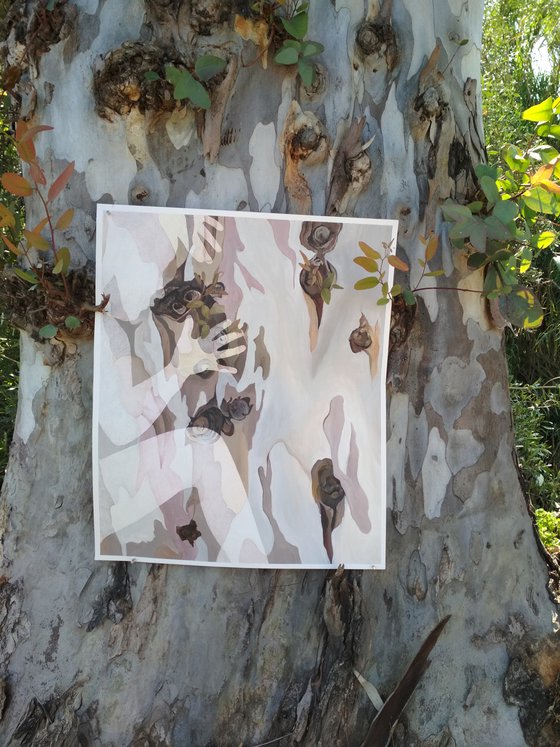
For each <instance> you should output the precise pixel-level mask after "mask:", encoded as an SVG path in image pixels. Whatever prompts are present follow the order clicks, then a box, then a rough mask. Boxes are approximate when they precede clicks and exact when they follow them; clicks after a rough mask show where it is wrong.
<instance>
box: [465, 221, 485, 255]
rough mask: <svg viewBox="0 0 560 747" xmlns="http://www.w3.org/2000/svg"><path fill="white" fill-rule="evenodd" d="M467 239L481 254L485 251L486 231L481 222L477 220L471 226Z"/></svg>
mask: <svg viewBox="0 0 560 747" xmlns="http://www.w3.org/2000/svg"><path fill="white" fill-rule="evenodd" d="M469 237H470V242H471V244H472V245H473V246H474V247H475V249H479V250H480V251H481V252H484V251H486V238H487V229H486V226H485V225H484V223H483V221H481V220H480V219H479V220H478V221H477V223H475V224H474V225H473V227H472V229H471V232H470V234H469Z"/></svg>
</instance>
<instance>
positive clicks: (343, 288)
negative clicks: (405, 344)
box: [93, 205, 397, 568]
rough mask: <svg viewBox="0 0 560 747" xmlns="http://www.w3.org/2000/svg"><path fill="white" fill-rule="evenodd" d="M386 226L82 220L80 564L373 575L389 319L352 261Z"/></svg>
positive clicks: (247, 216) (130, 212) (381, 237)
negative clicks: (86, 408) (92, 307)
mask: <svg viewBox="0 0 560 747" xmlns="http://www.w3.org/2000/svg"><path fill="white" fill-rule="evenodd" d="M396 230H397V224H396V222H394V221H375V220H368V219H350V218H336V219H331V218H323V217H312V216H305V217H303V216H287V215H265V214H254V213H245V212H239V213H233V212H221V211H214V212H203V211H200V210H180V209H172V208H144V207H125V206H114V205H106V206H99V208H98V221H97V294H98V299H99V301H101V299H102V297H103V296H108V297H109V301H108V303H107V306H106V310H105V312H104V313H102V314H101V313H100V314H98V315H97V320H96V331H95V377H94V423H93V434H94V438H93V440H94V463H93V468H94V469H93V471H94V517H95V540H96V558H97V559H105V560H138V561H141V560H145V561H150V562H166V563H181V564H193V565H196V564H202V565H217V566H233V567H262V568H267V567H269V568H280V567H295V568H298V567H301V568H329V567H337V566H338V565H339V564H341V563H343V564H344V565H345V566H346V567H347V568H383V567H384V562H385V512H386V500H385V495H386V485H385V417H386V414H385V373H386V356H387V347H388V336H389V314H390V312H389V306H379V305H377V303H376V301H377V300H378V298H379V296H378V295H376V293H377V289H371V290H369V291H367V292H358V291H356V290H354V287H353V286H354V283H355V282H356V280H358V279H359V278H360V277H362V276H363V271H362V270H361V269H360V268H359V267H358V266H357V265H356V264H355V263H354V262H353V258H354V257H356V256H357V255H358V254H359V253H360V252H359V242H360V241H363V242H366V243H368V244H369V245H370V246H373V247H381V246H382V244H385V245H390V246H394V245H395V243H396ZM389 269H390V268H389ZM387 280H388V281H389V282H391V279H390V278H389V277H388V278H387Z"/></svg>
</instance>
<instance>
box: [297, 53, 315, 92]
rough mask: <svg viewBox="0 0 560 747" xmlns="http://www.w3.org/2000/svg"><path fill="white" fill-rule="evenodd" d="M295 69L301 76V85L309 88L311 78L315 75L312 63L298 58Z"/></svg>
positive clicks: (311, 82)
mask: <svg viewBox="0 0 560 747" xmlns="http://www.w3.org/2000/svg"><path fill="white" fill-rule="evenodd" d="M297 69H298V73H299V77H300V78H301V80H302V82H303V85H304V86H305V87H306V88H309V86H311V85H312V84H313V78H314V76H315V68H314V67H313V65H312V64H311V63H309V62H306V61H305V60H303V59H301V58H300V59H299V60H298V61H297Z"/></svg>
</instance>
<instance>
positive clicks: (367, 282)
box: [354, 277, 379, 291]
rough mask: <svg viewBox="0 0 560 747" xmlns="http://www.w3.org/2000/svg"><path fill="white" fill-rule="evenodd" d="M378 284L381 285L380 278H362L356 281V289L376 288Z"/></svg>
mask: <svg viewBox="0 0 560 747" xmlns="http://www.w3.org/2000/svg"><path fill="white" fill-rule="evenodd" d="M376 285H379V279H378V278H374V277H370V278H362V279H361V280H358V281H357V282H356V283H354V289H355V290H359V291H360V290H368V289H369V288H375V286H376Z"/></svg>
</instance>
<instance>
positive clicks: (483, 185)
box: [442, 97, 560, 328]
mask: <svg viewBox="0 0 560 747" xmlns="http://www.w3.org/2000/svg"><path fill="white" fill-rule="evenodd" d="M522 116H523V119H524V120H526V121H529V122H534V123H536V126H535V132H534V135H533V137H532V138H531V139H530V141H529V143H528V145H527V146H526V147H525V148H523V149H522V148H520V147H519V146H517V145H513V144H508V145H505V146H504V147H503V148H502V150H501V159H500V162H499V164H498V166H490V165H488V164H479V165H478V166H477V167H476V169H475V171H476V176H477V178H478V183H479V187H480V189H479V194H478V195H477V197H478V199H476V200H475V201H473V202H471V203H470V204H469V205H458V204H457V203H455V202H453V201H452V200H447V201H446V202H445V203H444V204H443V206H442V212H443V216H444V218H445V219H446V220H447V221H448V222H449V223H450V230H449V238H450V239H451V242H452V244H453V245H454V246H455V247H456V248H458V249H464V250H465V251H466V252H467V255H468V259H467V263H468V266H469V267H470V268H471V269H472V270H478V269H481V268H484V272H485V277H484V287H483V295H484V296H486V297H487V298H496V299H498V301H499V307H500V311H501V313H502V315H503V316H504V317H505V319H506V320H507V321H508V322H510V323H511V324H513V325H515V326H517V327H523V328H534V327H538V326H539V325H540V324H541V322H542V319H543V310H542V307H541V304H540V302H539V300H538V298H537V297H536V295H535V293H534V292H533V290H531V289H530V288H529V287H527V285H526V284H522V283H521V282H520V278H522V277H523V275H524V274H525V273H526V272H527V271H528V270H529V269H530V268H531V266H532V264H533V261H534V259H535V257H536V256H537V255H538V254H539V253H540V252H541V251H543V250H545V249H549V248H550V247H552V246H553V245H554V244H555V243H556V242H557V239H558V232H557V230H556V221H557V219H558V216H560V153H559V151H558V149H557V147H555V145H558V143H559V142H560V98H558V99H556V100H554V99H552V97H549V98H548V99H546V100H545V101H542V102H541V103H539V104H537V105H535V106H532V107H530V108H529V109H526V110H525V111H524V112H523V115H522Z"/></svg>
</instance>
